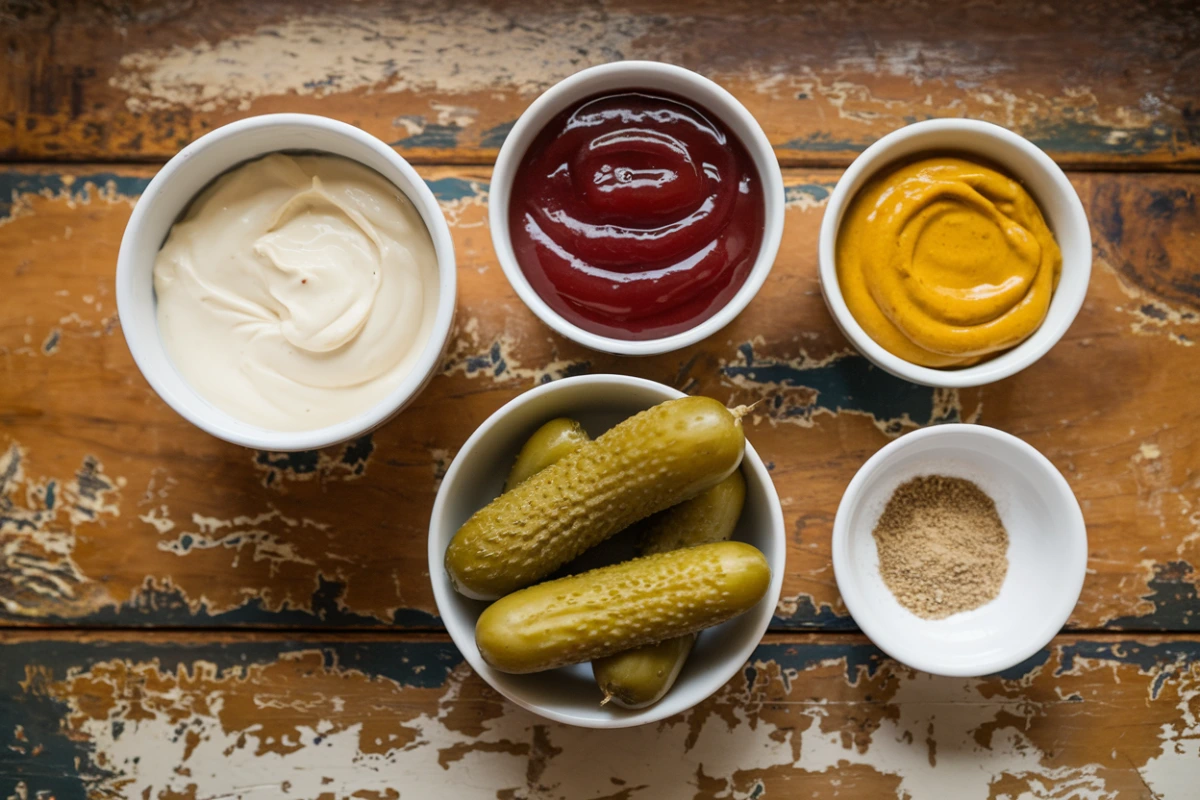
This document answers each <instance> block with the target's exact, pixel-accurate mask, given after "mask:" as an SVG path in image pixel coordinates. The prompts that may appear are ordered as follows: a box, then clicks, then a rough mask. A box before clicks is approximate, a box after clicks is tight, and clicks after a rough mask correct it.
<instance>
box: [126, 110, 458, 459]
mask: <svg viewBox="0 0 1200 800" xmlns="http://www.w3.org/2000/svg"><path fill="white" fill-rule="evenodd" d="M281 151H307V152H320V153H331V154H333V155H339V156H344V157H346V158H350V159H353V160H354V161H357V162H358V163H360V164H363V165H365V166H367V167H370V168H371V169H373V170H375V171H376V172H378V173H379V174H380V175H382V176H383V177H385V178H387V179H388V180H390V181H391V182H392V183H394V184H395V185H396V187H397V188H398V189H400V191H402V192H404V194H405V195H406V196H407V197H408V199H409V200H411V201H412V202H413V205H414V206H416V208H417V211H418V212H419V213H420V214H421V219H422V221H424V223H425V227H426V228H428V229H429V235H430V236H431V237H432V239H433V247H434V251H435V252H436V253H437V260H438V280H439V285H438V307H437V313H436V316H435V317H434V322H433V331H432V333H431V335H430V339H429V341H428V342H426V344H425V347H424V349H423V350H422V351H421V355H420V358H419V359H418V360H417V362H416V363H415V364H414V366H413V370H412V372H410V373H409V375H408V376H407V377H406V378H405V379H404V380H403V382H401V384H400V385H399V386H398V387H396V389H395V391H393V392H392V393H391V394H389V395H388V396H387V397H386V398H385V399H383V400H382V401H380V402H379V403H378V404H376V405H375V406H374V407H372V408H370V409H368V410H367V411H364V412H362V413H361V414H358V415H356V416H354V417H351V418H350V419H347V420H345V421H344V422H339V423H338V424H336V425H329V426H327V427H324V428H318V429H316V430H310V431H276V430H271V429H268V428H263V427H260V426H258V425H251V424H249V423H246V422H243V421H241V420H239V419H236V418H234V417H233V416H231V415H229V414H228V413H226V412H225V411H222V410H221V409H219V408H217V407H216V406H214V405H213V404H212V403H210V402H209V401H208V400H206V399H205V398H203V397H202V396H200V395H199V394H198V393H197V392H196V390H195V389H193V388H192V387H191V385H190V384H188V382H187V381H185V380H184V379H183V376H182V375H180V374H179V372H178V371H177V370H176V369H175V365H174V364H173V363H172V362H171V358H170V356H169V355H168V353H167V351H166V348H165V346H164V345H163V341H162V337H161V336H160V335H159V330H158V319H157V300H156V299H155V295H154V260H155V257H156V256H157V255H158V251H159V249H160V248H161V247H162V244H163V242H164V241H165V240H166V238H167V234H168V233H169V232H170V230H171V226H172V225H173V224H174V223H175V221H176V220H177V219H178V218H179V217H180V216H182V214H183V213H184V211H185V210H186V209H187V207H188V205H189V204H190V203H191V202H192V199H193V198H194V197H195V196H196V195H197V194H199V193H200V191H201V190H202V189H204V188H205V187H206V186H208V185H209V184H210V183H212V182H213V181H214V180H216V178H218V177H219V176H220V175H222V174H223V173H225V172H228V171H229V170H230V169H232V168H234V167H236V166H238V165H239V164H241V163H243V162H246V161H250V160H252V159H255V158H259V157H261V156H265V155H267V154H268V153H276V152H281ZM456 280H457V275H456V273H455V262H454V244H453V242H452V241H451V239H450V228H449V227H448V226H447V225H446V218H445V217H444V216H443V215H442V210H441V207H440V206H439V205H438V202H437V199H436V198H435V197H434V196H433V192H431V191H430V190H429V187H428V186H426V185H425V182H424V181H423V180H421V178H420V176H419V175H417V173H416V171H415V170H414V169H413V168H412V167H411V166H410V165H409V163H408V162H407V161H405V160H404V159H403V158H401V157H400V156H398V155H397V154H396V152H395V151H394V150H392V148H390V147H388V146H387V145H386V144H384V143H383V142H381V141H380V140H379V139H376V138H375V137H374V136H372V135H370V134H369V133H365V132H364V131H361V130H359V129H358V128H356V127H354V126H353V125H347V124H346V123H344V122H339V121H337V120H334V119H329V118H327V117H319V116H314V115H310V114H266V115H263V116H258V117H250V118H249V119H244V120H240V121H238V122H233V123H230V124H229V125H225V126H224V127H221V128H217V129H216V130H214V131H212V132H210V133H206V134H205V135H204V136H201V137H200V138H199V139H197V140H196V141H194V142H192V143H191V144H189V145H188V146H187V147H185V148H183V149H182V150H180V151H179V152H178V153H176V154H175V156H174V158H172V159H171V160H170V161H168V162H167V163H166V165H165V166H164V167H163V168H162V169H161V170H159V171H158V174H157V175H155V176H154V179H153V180H152V181H150V185H149V186H147V187H146V191H145V192H143V193H142V196H141V198H140V199H139V200H138V203H137V206H136V207H135V208H134V209H133V214H132V216H131V217H130V218H129V223H128V224H127V225H126V226H125V235H124V237H123V238H122V239H121V250H120V252H119V254H118V256H117V313H118V315H119V316H120V319H121V329H122V331H123V332H124V334H125V342H126V343H127V344H128V345H129V351H130V352H131V353H132V354H133V360H134V361H135V362H136V363H137V365H138V369H140V370H141V371H142V375H144V376H145V378H146V380H147V381H148V382H149V383H150V386H151V387H153V388H154V391H156V392H158V395H159V397H161V398H162V399H163V400H165V401H166V403H167V405H169V406H171V408H173V409H175V411H177V412H178V413H179V414H180V416H182V417H184V418H185V419H187V420H188V421H189V422H191V423H192V424H193V425H195V426H197V427H199V428H202V429H204V430H205V431H208V432H209V433H211V434H212V435H213V436H216V437H218V438H221V439H224V440H225V441H227V442H233V443H234V444H240V445H243V446H245V447H254V448H258V449H260V450H278V451H295V450H315V449H317V448H321V447H327V446H329V445H332V444H337V443H339V442H343V441H346V440H347V439H352V438H354V437H356V436H359V435H361V434H363V433H366V432H367V431H369V430H372V429H373V428H376V427H378V426H379V425H381V424H382V423H384V422H386V421H387V420H388V419H389V418H390V417H391V416H392V415H394V414H396V413H398V412H399V411H401V410H402V409H403V408H404V407H405V406H406V405H408V403H410V402H411V401H412V400H413V399H414V398H415V397H416V396H417V395H418V394H420V392H421V390H422V389H424V388H425V385H426V384H427V383H428V382H429V380H430V379H431V378H432V377H433V376H434V374H435V373H436V372H437V371H438V367H439V365H440V362H441V356H442V352H443V351H444V349H445V346H446V343H447V341H448V339H449V336H450V325H451V323H452V322H453V321H454V307H455V300H456V291H457V290H456Z"/></svg>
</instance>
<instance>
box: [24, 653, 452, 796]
mask: <svg viewBox="0 0 1200 800" xmlns="http://www.w3.org/2000/svg"><path fill="white" fill-rule="evenodd" d="M314 650H316V651H319V652H320V653H321V654H322V658H323V661H324V664H325V666H326V667H327V668H334V667H337V668H339V669H345V670H358V671H361V672H362V673H364V674H366V675H370V676H373V677H375V676H378V677H382V678H387V679H389V680H392V681H395V682H396V683H397V684H399V685H400V686H405V687H415V688H420V689H436V688H438V687H440V686H443V685H444V684H445V682H446V677H447V676H448V675H449V674H450V672H451V670H453V669H454V668H455V667H457V666H458V665H459V664H460V663H462V656H461V655H460V654H459V652H458V650H457V649H456V648H455V647H454V645H452V644H450V643H448V642H403V643H399V642H398V643H395V644H392V643H386V644H381V643H376V642H355V641H349V642H325V643H315V644H314V643H307V642H294V641H273V642H263V641H237V642H233V643H224V644H216V643H213V644H200V645H192V644H181V643H167V644H157V643H154V644H148V643H145V642H129V641H126V642H100V643H81V642H69V641H61V640H41V641H38V640H34V641H23V642H18V643H0V664H4V665H5V667H6V668H5V669H3V670H0V720H3V721H4V724H3V725H0V781H3V782H0V796H4V797H7V796H9V795H11V794H15V790H16V783H17V782H18V781H24V782H25V783H26V785H27V786H28V788H29V796H30V797H54V798H56V800H87V798H88V797H89V791H90V790H91V789H92V788H94V787H96V786H98V785H99V784H101V783H102V782H104V781H107V780H110V779H112V778H114V777H117V776H118V774H119V773H116V772H114V771H113V770H111V769H108V768H105V767H102V766H100V765H98V764H97V763H96V760H95V748H94V746H93V745H92V743H91V742H88V741H86V740H82V739H77V738H73V737H71V736H70V735H68V732H67V730H68V729H67V726H66V718H67V715H68V714H69V713H70V709H69V707H68V706H67V704H66V703H64V702H62V701H60V700H57V699H52V698H51V697H50V695H49V691H48V685H47V684H48V683H49V681H52V680H61V679H63V678H65V677H66V671H67V668H68V667H74V668H78V669H79V670H81V671H87V670H89V669H92V668H93V667H95V666H96V665H97V664H98V663H100V662H105V661H114V660H122V661H126V662H129V663H134V664H137V663H151V662H154V663H156V667H157V669H158V670H159V671H160V672H162V673H167V672H177V671H179V670H180V669H181V668H182V669H190V668H191V667H192V665H193V664H195V663H196V662H198V661H204V662H208V663H211V664H214V665H216V667H217V669H218V670H219V671H220V672H221V673H223V674H230V675H236V676H243V675H245V674H246V672H247V670H248V668H249V667H251V666H265V665H269V664H273V663H276V662H278V661H279V660H280V659H281V658H284V657H286V656H288V655H289V654H292V653H304V652H312V651H314ZM26 665H29V666H37V667H41V668H45V669H48V670H50V671H51V674H50V675H46V674H45V673H43V672H41V671H35V672H33V673H32V678H31V679H29V681H28V683H27V685H26V686H22V685H21V684H22V682H24V681H26V673H25V669H24V667H25V666H26ZM118 726H120V727H118ZM18 728H20V729H21V730H22V731H23V735H24V737H25V738H26V739H27V740H28V741H24V742H22V741H18V740H17V738H16V733H15V731H16V730H17V729H18ZM122 732H123V723H121V722H120V721H115V722H114V723H113V736H114V738H116V737H119V736H120V735H121V733H122ZM175 733H176V735H177V736H182V735H184V734H185V733H186V725H184V726H181V727H180V728H179V729H177V730H176V732H175ZM35 747H36V748H39V750H38V754H37V755H36V756H34V755H32V750H33V748H35ZM22 751H23V752H22ZM40 793H45V794H40Z"/></svg>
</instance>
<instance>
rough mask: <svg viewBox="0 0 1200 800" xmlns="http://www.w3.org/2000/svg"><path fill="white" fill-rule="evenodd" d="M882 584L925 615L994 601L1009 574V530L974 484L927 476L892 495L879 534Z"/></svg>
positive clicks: (932, 616) (935, 615)
mask: <svg viewBox="0 0 1200 800" xmlns="http://www.w3.org/2000/svg"><path fill="white" fill-rule="evenodd" d="M874 536H875V547H876V549H877V550H878V551H879V571H880V573H881V574H882V576H883V582H884V583H885V584H887V587H888V588H889V589H890V590H891V591H892V594H894V595H895V596H896V599H897V600H899V601H900V604H901V605H902V606H904V607H905V608H907V609H908V610H909V611H911V612H913V613H914V614H916V615H917V616H919V617H924V618H926V619H941V618H943V617H948V616H950V615H951V614H957V613H958V612H960V611H969V610H971V609H973V608H978V607H979V606H981V605H983V604H985V603H987V602H990V601H991V600H993V599H995V597H996V595H997V594H999V593H1000V586H1001V584H1003V583H1004V576H1005V574H1006V573H1007V572H1008V532H1007V531H1006V530H1004V523H1003V522H1001V521H1000V515H999V514H998V513H996V503H995V502H994V501H993V500H992V498H991V497H989V496H988V495H987V493H986V492H984V491H983V490H982V489H980V488H979V487H978V486H976V485H975V484H974V483H972V482H971V481H968V480H964V479H962V478H951V477H948V476H945V475H924V476H921V477H919V478H914V479H912V480H910V481H908V482H907V483H904V484H902V485H901V486H900V487H899V488H898V489H896V491H895V492H894V493H893V494H892V496H891V499H889V500H888V503H887V506H886V507H885V508H884V510H883V514H882V516H880V518H879V522H877V523H876V524H875V530H874Z"/></svg>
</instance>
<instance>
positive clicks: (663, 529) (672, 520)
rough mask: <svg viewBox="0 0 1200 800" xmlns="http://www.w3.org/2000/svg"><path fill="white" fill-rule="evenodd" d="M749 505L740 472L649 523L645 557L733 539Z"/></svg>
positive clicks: (645, 534) (643, 547)
mask: <svg viewBox="0 0 1200 800" xmlns="http://www.w3.org/2000/svg"><path fill="white" fill-rule="evenodd" d="M745 503H746V479H745V478H744V477H742V471H741V470H736V471H734V473H733V474H732V475H730V476H729V477H728V478H726V479H725V480H723V481H721V482H720V483H718V484H717V485H716V486H714V487H712V488H711V489H709V490H707V491H705V492H701V493H700V494H698V495H696V496H695V497H693V498H692V499H691V500H687V501H685V502H683V503H680V504H679V505H677V506H675V507H673V508H668V509H667V510H666V511H660V512H659V513H657V514H655V515H654V516H653V517H650V519H648V520H646V521H645V523H643V525H644V528H645V530H644V533H643V534H642V541H641V552H642V555H647V556H648V555H650V554H652V553H665V552H667V551H668V550H678V549H679V548H681V547H695V546H696V545H698V544H708V543H710V542H722V541H724V540H726V539H728V538H729V537H730V536H733V529H734V528H736V527H737V523H738V519H740V518H741V516H742V506H743V505H745Z"/></svg>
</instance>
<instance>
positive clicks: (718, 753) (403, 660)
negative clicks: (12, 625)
mask: <svg viewBox="0 0 1200 800" xmlns="http://www.w3.org/2000/svg"><path fill="white" fill-rule="evenodd" d="M0 665H3V666H4V669H3V670H0V720H3V724H2V725H0V797H8V796H12V797H17V798H22V800H23V799H24V798H27V797H28V798H33V797H54V798H56V800H76V799H77V798H79V799H80V800H82V798H85V797H90V798H100V797H147V798H179V799H182V798H188V799H189V800H200V798H229V799H230V800H235V799H238V800H240V799H243V798H246V799H249V798H258V797H303V798H320V800H333V798H343V797H355V798H400V797H441V796H450V797H454V798H455V799H456V800H475V799H476V798H480V799H482V798H500V799H502V800H503V799H508V800H516V799H517V798H526V799H528V798H540V799H542V800H551V799H552V798H564V799H565V800H578V799H579V798H610V799H615V798H626V799H627V798H650V797H654V798H659V797H661V798H676V797H693V796H694V797H697V798H711V799H712V800H718V798H725V799H729V798H774V797H806V798H807V797H812V798H834V797H843V798H866V797H893V796H894V797H898V798H900V797H904V798H954V800H1014V799H1015V798H1018V797H1020V798H1059V799H1060V800H1070V799H1083V798H1087V800H1111V799H1113V798H1120V799H1121V800H1134V799H1135V798H1144V799H1145V800H1152V799H1153V798H1168V799H1170V800H1177V799H1178V800H1182V799H1183V798H1192V797H1195V796H1196V795H1195V787H1196V785H1197V781H1198V780H1200V639H1198V638H1197V637H1196V636H1194V635H1192V636H1176V637H1172V638H1163V637H1158V636H1136V637H1135V636H1131V635H1124V636H1116V635H1108V636H1097V635H1089V636H1061V637H1058V638H1057V639H1055V640H1054V641H1053V642H1052V643H1051V645H1050V646H1049V647H1048V648H1047V649H1045V650H1043V651H1042V652H1040V653H1038V654H1036V655H1035V656H1034V657H1033V658H1031V659H1030V660H1029V661H1027V662H1025V663H1024V664H1022V665H1020V666H1018V667H1015V668H1013V669H1011V670H1008V671H1006V672H1005V673H1003V674H1001V675H997V676H992V677H989V678H983V679H952V678H937V677H933V676H930V675H927V674H924V673H917V672H914V671H912V670H910V669H907V668H905V667H903V666H900V665H898V664H896V663H895V662H893V661H891V660H889V659H887V658H885V657H883V656H882V655H881V654H880V653H879V651H878V650H876V649H875V648H874V647H872V646H871V645H870V644H869V643H867V642H866V640H865V639H863V638H862V637H860V636H857V635H829V634H795V633H793V634H787V635H772V636H769V637H768V638H767V640H766V641H764V642H763V643H762V644H761V645H760V646H759V648H758V649H757V650H756V651H755V653H754V655H753V657H752V658H751V660H750V662H749V663H748V664H747V665H746V666H745V668H744V669H743V670H742V671H741V672H740V673H739V674H738V675H737V676H735V677H734V678H733V679H732V680H731V681H730V682H729V684H727V685H726V686H725V687H724V688H723V689H721V690H720V691H718V692H717V694H716V695H714V696H713V697H712V698H710V699H709V700H707V701H705V702H703V703H701V704H700V705H699V706H697V707H696V708H695V709H693V710H691V711H688V712H686V713H684V714H680V715H678V716H675V717H672V718H670V719H668V720H666V721H664V722H663V723H661V724H659V725H656V726H647V727H643V728H636V729H631V730H620V731H584V730H581V729H578V728H570V727H566V726H562V725H558V724H555V723H550V722H547V721H546V720H543V719H540V718H538V717H535V716H533V715H531V714H529V713H527V712H525V711H523V710H520V709H518V708H517V707H515V706H513V705H511V704H509V703H507V702H505V701H503V700H502V699H501V698H500V697H499V696H498V695H496V694H495V693H494V692H493V691H491V690H490V689H489V688H488V687H487V685H486V684H485V683H484V682H483V681H482V680H481V679H480V678H478V677H477V676H476V675H475V674H474V673H473V672H472V671H471V670H470V668H469V667H468V666H467V665H466V664H464V663H462V662H461V660H460V656H459V655H458V652H457V651H456V650H455V649H454V647H453V646H452V645H450V644H449V643H448V642H446V641H445V640H444V638H441V637H425V638H414V637H412V636H411V635H410V636H408V637H405V638H397V637H395V636H394V635H393V636H390V637H385V636H378V635H367V636H354V637H350V638H346V637H337V636H318V637H311V636H310V637H299V638H297V637H284V636H264V635H263V634H255V635H231V634H219V633H194V634H179V633H171V634H158V635H149V634H141V633H138V634H128V633H127V634H112V633H105V634H95V635H86V634H85V635H81V634H78V633H76V632H69V633H64V634H47V633H30V634H24V635H22V634H14V633H11V632H10V633H7V634H0ZM40 792H45V793H46V794H44V795H43V794H39V793H40ZM447 792H449V794H447Z"/></svg>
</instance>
